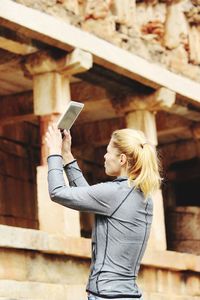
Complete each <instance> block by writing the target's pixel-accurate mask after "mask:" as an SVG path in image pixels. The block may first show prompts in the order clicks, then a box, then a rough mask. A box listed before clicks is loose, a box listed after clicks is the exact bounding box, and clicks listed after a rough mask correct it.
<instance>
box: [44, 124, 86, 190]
mask: <svg viewBox="0 0 200 300" xmlns="http://www.w3.org/2000/svg"><path fill="white" fill-rule="evenodd" d="M62 136H63V138H62ZM46 143H47V146H48V149H49V156H51V155H56V154H57V155H62V157H63V165H64V171H65V174H66V176H67V178H68V181H69V185H70V186H88V182H87V181H86V179H85V177H84V176H83V173H82V171H81V170H80V168H79V166H78V164H77V162H76V160H75V159H74V156H73V154H72V152H71V144H72V138H71V134H70V132H69V131H67V130H64V131H63V132H62V135H61V132H60V130H59V129H58V128H57V126H56V124H53V125H52V126H49V128H48V131H47V133H46Z"/></svg>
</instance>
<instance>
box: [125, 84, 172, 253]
mask: <svg viewBox="0 0 200 300" xmlns="http://www.w3.org/2000/svg"><path fill="white" fill-rule="evenodd" d="M129 101H131V99H130V100H129ZM174 101H175V94H174V93H173V92H172V91H169V90H167V89H165V88H161V89H159V90H158V91H157V92H156V93H154V94H153V96H150V97H149V96H148V97H147V98H146V99H144V100H138V101H134V100H133V102H135V104H134V105H133V104H132V106H134V107H135V110H134V111H132V112H129V113H127V114H126V117H125V119H126V126H127V128H134V129H138V130H141V131H143V132H144V133H145V135H146V136H147V138H148V140H149V141H150V142H151V143H152V144H153V145H154V146H155V147H156V146H157V143H158V141H157V130H156V122H155V112H156V111H157V110H159V109H163V107H166V106H171V105H173V103H174ZM153 202H154V217H153V224H152V229H151V234H150V240H149V243H148V247H149V248H150V249H154V250H166V232H165V220H164V206H163V197H162V193H161V190H158V191H157V192H156V193H155V194H154V195H153Z"/></svg>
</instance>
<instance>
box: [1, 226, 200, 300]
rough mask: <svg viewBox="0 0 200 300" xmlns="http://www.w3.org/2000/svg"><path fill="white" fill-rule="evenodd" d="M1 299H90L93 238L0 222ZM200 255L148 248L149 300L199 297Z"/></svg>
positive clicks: (145, 286)
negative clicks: (13, 225) (17, 226)
mask: <svg viewBox="0 0 200 300" xmlns="http://www.w3.org/2000/svg"><path fill="white" fill-rule="evenodd" d="M0 235H1V239H0V299H4V300H5V299H6V300H8V299H9V300H10V299H15V300H19V299H26V300H39V299H40V300H46V299H47V300H49V299H50V300H71V299H73V300H86V299H87V296H86V292H85V286H86V282H87V278H88V273H89V263H90V261H89V258H90V240H89V239H84V238H69V237H68V238H67V237H66V238H63V237H62V236H59V235H52V234H48V233H45V232H42V231H38V230H32V229H22V228H15V227H12V228H11V227H9V226H4V225H0ZM199 271H200V258H198V257H197V256H194V255H191V254H183V253H176V252H172V251H157V252H155V251H149V250H147V252H146V253H145V256H144V259H143V262H142V266H141V270H140V272H139V278H138V284H139V286H140V288H141V289H142V290H143V293H144V299H145V300H200V278H199Z"/></svg>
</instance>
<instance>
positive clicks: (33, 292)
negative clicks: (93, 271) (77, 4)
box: [0, 280, 86, 300]
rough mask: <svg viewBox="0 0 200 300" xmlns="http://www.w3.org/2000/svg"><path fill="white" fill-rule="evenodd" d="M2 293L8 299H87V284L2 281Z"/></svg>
mask: <svg viewBox="0 0 200 300" xmlns="http://www.w3.org/2000/svg"><path fill="white" fill-rule="evenodd" d="M0 295H1V296H3V297H6V299H9V300H11V299H17V300H18V299H26V300H49V299H51V300H58V299H59V300H70V299H73V300H80V299H83V300H84V299H85V300H86V292H85V285H78V284H76V285H63V284H59V283H58V284H50V283H40V282H26V281H24V282H20V281H12V280H1V281H0Z"/></svg>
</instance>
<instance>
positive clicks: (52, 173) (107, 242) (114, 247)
mask: <svg viewBox="0 0 200 300" xmlns="http://www.w3.org/2000/svg"><path fill="white" fill-rule="evenodd" d="M46 143H47V146H48V148H49V157H48V168H49V172H48V183H49V193H50V197H51V199H52V200H53V201H55V202H57V203H60V204H61V205H64V206H67V207H69V208H72V209H75V210H79V211H87V212H91V213H94V214H95V224H94V228H93V231H92V262H91V270H90V276H89V280H88V284H87V292H88V299H89V300H103V299H121V300H122V299H123V300H125V299H127V300H128V299H135V298H137V299H142V294H141V291H140V290H139V288H138V286H137V284H136V278H137V274H138V271H139V267H140V262H141V259H142V257H143V254H144V251H145V248H146V245H147V240H148V237H149V233H150V227H151V223H152V213H153V203H152V199H151V196H150V195H151V194H152V193H153V192H154V191H155V190H157V189H158V188H159V185H160V180H161V179H160V175H159V167H158V160H157V155H156V151H155V148H154V147H153V146H152V145H150V144H149V143H148V141H147V140H146V137H145V136H144V134H143V133H142V132H140V131H138V130H133V129H121V130H117V131H115V132H113V134H112V137H111V140H110V142H109V144H108V147H107V153H106V154H105V156H104V159H105V165H104V166H105V172H106V174H107V175H109V176H114V177H116V179H114V180H113V181H109V182H106V183H100V184H96V185H93V186H89V185H88V183H87V181H86V180H85V178H84V177H83V174H82V172H81V170H80V169H79V167H78V164H77V162H76V160H75V159H74V157H73V155H72V153H71V136H70V134H69V132H67V131H65V132H64V139H63V140H62V137H61V133H60V131H59V130H58V128H57V127H56V125H55V124H53V126H51V127H49V129H48V132H47V134H46ZM63 163H64V167H63ZM63 168H64V171H65V173H66V175H67V177H68V180H69V185H70V187H68V186H66V185H65V181H64V178H63Z"/></svg>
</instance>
